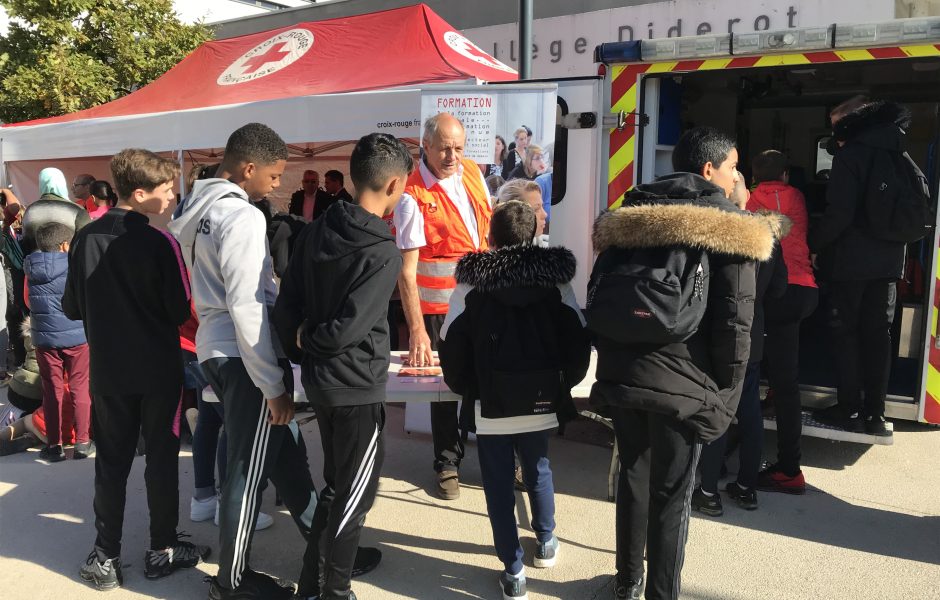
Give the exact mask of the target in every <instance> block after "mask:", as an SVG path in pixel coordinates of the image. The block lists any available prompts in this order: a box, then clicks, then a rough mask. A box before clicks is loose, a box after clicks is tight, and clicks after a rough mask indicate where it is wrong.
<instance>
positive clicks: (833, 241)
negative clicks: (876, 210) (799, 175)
mask: <svg viewBox="0 0 940 600" xmlns="http://www.w3.org/2000/svg"><path fill="white" fill-rule="evenodd" d="M830 118H831V120H832V126H833V138H832V139H833V140H835V144H833V145H831V146H830V148H831V150H832V151H833V152H834V156H833V159H832V170H831V172H830V178H829V186H828V188H827V190H826V213H825V215H824V216H823V218H822V221H821V222H820V223H819V226H818V227H816V228H815V229H814V230H812V231H811V232H810V237H809V246H810V250H811V251H812V252H813V253H814V254H818V255H819V258H818V261H817V262H818V264H819V266H820V268H821V270H822V272H823V276H824V277H825V278H826V279H827V280H828V281H829V284H830V285H829V301H830V303H831V307H832V313H833V333H834V334H835V335H834V342H835V351H834V355H835V357H836V360H837V368H838V371H839V392H838V404H836V405H835V406H833V407H831V408H829V409H826V410H822V411H817V412H816V419H817V420H819V421H821V422H823V423H827V424H830V425H835V426H837V427H841V428H844V429H846V430H848V431H853V432H867V433H869V434H872V435H882V436H887V435H891V433H890V431H888V430H887V428H886V427H885V420H884V410H885V395H886V394H887V390H888V378H889V376H890V373H891V325H892V323H893V322H894V312H895V304H896V302H897V280H898V279H900V278H901V277H902V274H903V270H904V258H905V251H906V246H905V244H903V243H901V242H891V241H885V240H881V239H877V238H875V237H874V236H873V235H871V234H870V233H869V232H868V231H867V227H866V218H865V214H864V200H865V197H866V196H867V195H868V193H869V185H870V184H869V181H868V177H867V173H869V172H870V171H871V169H872V165H873V164H874V162H875V161H887V160H890V159H891V157H890V155H891V154H892V153H895V154H897V153H901V152H903V151H904V135H905V133H904V132H905V131H906V130H907V129H908V128H909V127H910V124H911V113H910V111H909V110H907V109H906V108H904V107H902V106H900V105H898V104H894V103H890V102H872V101H870V100H868V99H867V98H864V97H861V96H856V97H854V98H851V99H850V100H847V101H846V102H844V103H842V104H840V105H839V106H837V107H836V108H835V109H834V110H833V111H832V113H831V114H830ZM871 185H874V184H871ZM863 374H864V375H863ZM863 391H864V404H863V402H862V392H863Z"/></svg>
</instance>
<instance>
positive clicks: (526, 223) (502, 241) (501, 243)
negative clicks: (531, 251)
mask: <svg viewBox="0 0 940 600" xmlns="http://www.w3.org/2000/svg"><path fill="white" fill-rule="evenodd" d="M537 228H538V220H537V219H536V218H535V211H533V210H532V208H531V207H530V206H529V205H528V204H526V203H525V202H519V201H518V200H511V201H509V202H503V203H501V204H497V205H496V208H494V209H493V216H492V218H491V219H490V239H491V240H492V241H493V245H494V246H498V247H500V248H502V247H505V246H517V245H519V244H531V243H532V240H533V239H535V231H536V229H537Z"/></svg>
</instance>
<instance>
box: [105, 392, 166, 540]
mask: <svg viewBox="0 0 940 600" xmlns="http://www.w3.org/2000/svg"><path fill="white" fill-rule="evenodd" d="M179 403H180V395H179V392H177V393H174V394H166V393H164V394H146V395H144V394H134V395H124V396H103V395H98V396H95V398H94V402H93V404H92V412H91V415H92V427H93V428H94V431H95V444H96V446H97V453H96V454H95V527H96V528H97V529H98V539H97V540H96V541H95V546H96V547H97V549H98V553H99V555H101V556H103V557H108V558H113V557H117V556H120V555H121V537H122V535H123V527H124V503H125V499H126V493H127V476H128V474H129V473H130V471H131V466H132V465H133V463H134V455H135V453H136V452H137V439H138V437H139V436H143V438H144V444H145V445H146V447H147V454H146V459H145V460H146V461H147V468H146V470H145V471H144V481H145V482H146V484H147V506H148V507H149V508H150V548H151V549H152V550H162V549H164V548H168V547H170V546H172V545H174V544H175V543H176V525H177V519H178V518H179V468H178V461H179V450H180V440H179V438H178V437H177V436H176V435H174V433H173V421H174V420H175V419H176V411H177V408H178V407H179Z"/></svg>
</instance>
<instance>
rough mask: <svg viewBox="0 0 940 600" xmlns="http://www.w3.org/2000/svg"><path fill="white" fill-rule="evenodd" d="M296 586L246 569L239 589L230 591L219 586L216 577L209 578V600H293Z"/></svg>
mask: <svg viewBox="0 0 940 600" xmlns="http://www.w3.org/2000/svg"><path fill="white" fill-rule="evenodd" d="M293 597H294V586H293V585H292V584H289V583H286V582H282V581H280V580H278V579H275V578H274V577H271V576H270V575H267V574H265V573H259V572H258V571H252V570H251V569H246V570H245V571H244V572H243V573H242V580H241V582H240V583H239V584H238V587H237V588H235V589H233V590H230V589H227V588H224V587H222V586H221V585H219V580H218V578H216V577H211V578H209V600H291V599H292V598H293Z"/></svg>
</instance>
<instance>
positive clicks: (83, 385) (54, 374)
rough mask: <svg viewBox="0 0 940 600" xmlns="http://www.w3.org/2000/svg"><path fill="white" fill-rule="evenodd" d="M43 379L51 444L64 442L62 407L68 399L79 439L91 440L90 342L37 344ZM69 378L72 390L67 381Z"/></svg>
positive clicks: (82, 441)
mask: <svg viewBox="0 0 940 600" xmlns="http://www.w3.org/2000/svg"><path fill="white" fill-rule="evenodd" d="M36 362H38V363H39V377H40V378H41V379H42V410H43V413H44V414H45V417H46V440H47V443H48V445H49V446H57V445H59V444H61V443H62V438H63V437H67V436H68V433H67V432H62V408H63V407H64V406H65V403H66V402H68V403H69V405H70V406H71V410H72V418H73V419H74V420H75V443H76V444H84V443H87V442H88V431H89V428H90V427H91V396H89V394H88V371H89V369H88V344H81V345H79V346H73V347H71V348H36ZM66 381H67V382H68V388H69V389H68V392H67V393H66V390H65V385H66Z"/></svg>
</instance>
